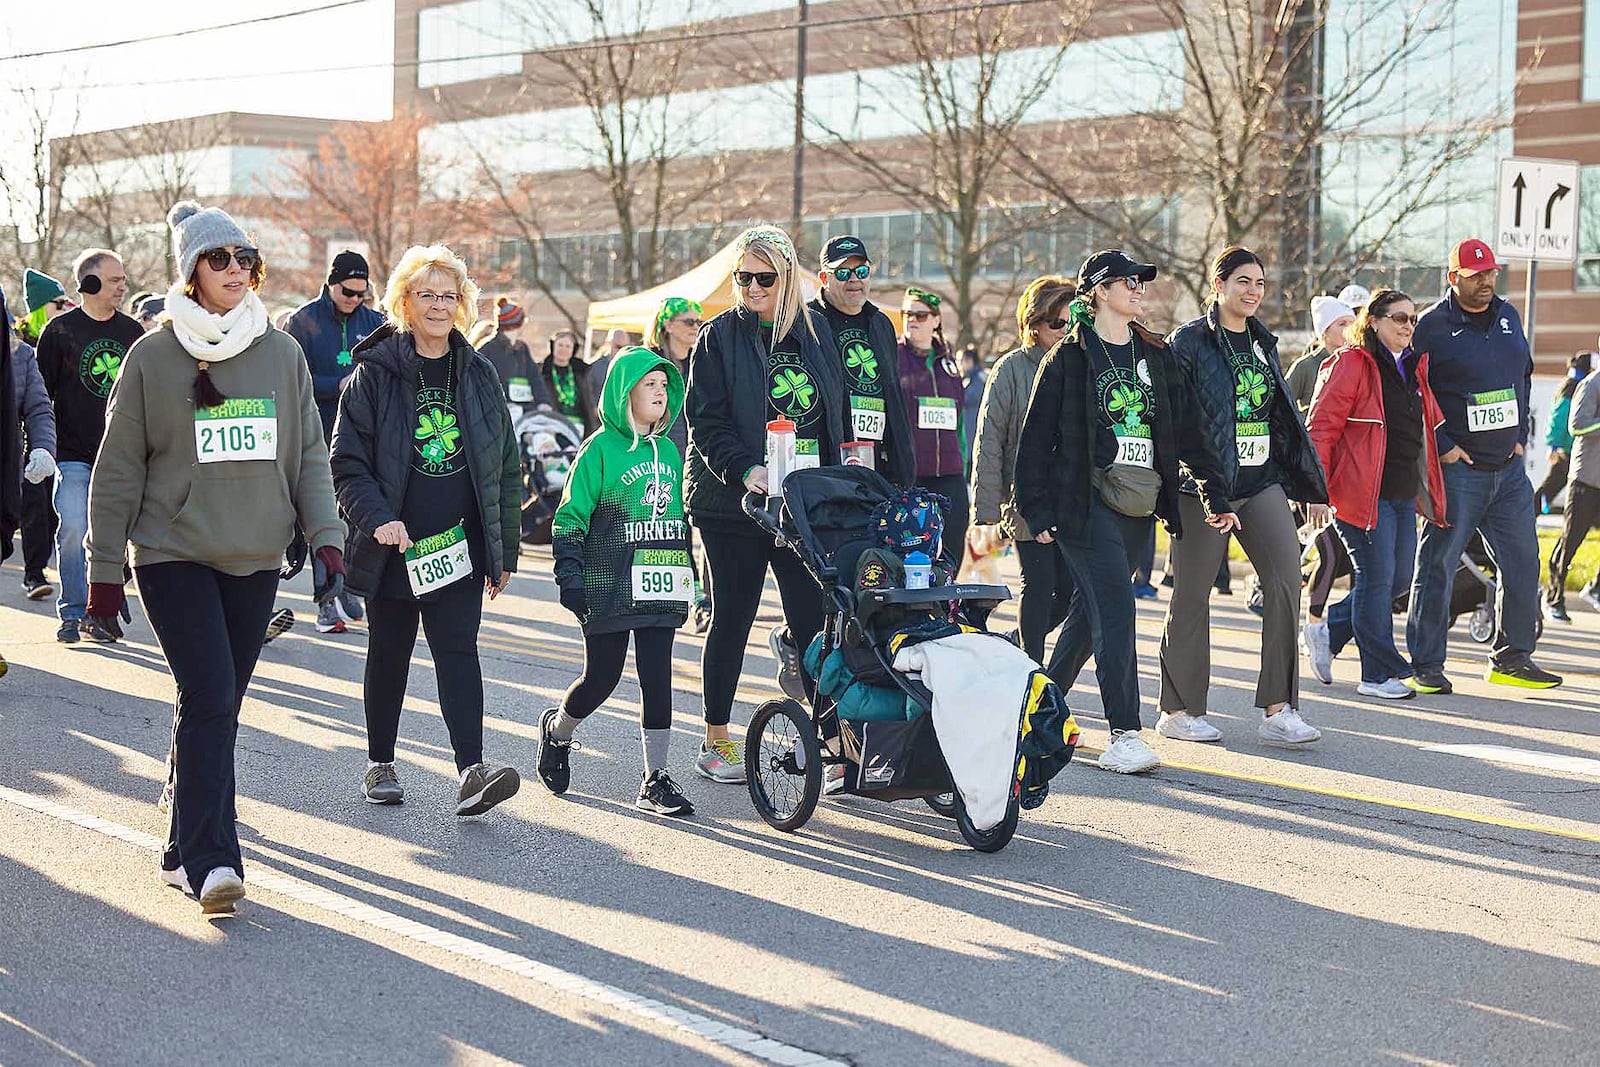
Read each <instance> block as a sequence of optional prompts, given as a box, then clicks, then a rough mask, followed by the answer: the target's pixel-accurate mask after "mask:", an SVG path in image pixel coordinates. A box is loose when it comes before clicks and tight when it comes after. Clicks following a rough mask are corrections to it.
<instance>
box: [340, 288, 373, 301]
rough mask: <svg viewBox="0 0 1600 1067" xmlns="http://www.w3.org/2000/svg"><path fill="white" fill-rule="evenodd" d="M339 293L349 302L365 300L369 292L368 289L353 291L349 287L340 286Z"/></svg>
mask: <svg viewBox="0 0 1600 1067" xmlns="http://www.w3.org/2000/svg"><path fill="white" fill-rule="evenodd" d="M339 291H340V292H341V293H343V294H344V295H345V297H346V298H347V299H349V300H365V299H366V298H367V292H368V291H367V290H366V289H352V288H350V287H349V286H348V285H341V286H339Z"/></svg>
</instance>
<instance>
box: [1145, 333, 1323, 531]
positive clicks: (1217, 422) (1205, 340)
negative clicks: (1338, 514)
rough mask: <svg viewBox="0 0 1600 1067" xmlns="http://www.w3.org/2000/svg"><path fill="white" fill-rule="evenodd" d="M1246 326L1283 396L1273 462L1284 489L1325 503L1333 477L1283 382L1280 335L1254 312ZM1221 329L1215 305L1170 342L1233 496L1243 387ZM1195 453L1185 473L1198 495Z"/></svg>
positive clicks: (1275, 415)
mask: <svg viewBox="0 0 1600 1067" xmlns="http://www.w3.org/2000/svg"><path fill="white" fill-rule="evenodd" d="M1246 325H1247V326H1248V327H1249V331H1250V336H1251V337H1252V338H1253V339H1254V340H1255V342H1256V344H1258V345H1260V346H1261V354H1262V355H1263V356H1264V357H1265V369H1266V371H1267V373H1269V374H1270V375H1271V376H1272V386H1273V388H1274V389H1276V390H1277V391H1278V397H1279V399H1280V401H1281V403H1277V404H1274V405H1272V462H1273V463H1275V464H1277V466H1278V469H1279V470H1281V471H1282V472H1283V474H1284V477H1285V478H1286V479H1288V484H1287V485H1285V486H1284V492H1285V493H1286V494H1287V495H1288V497H1289V499H1290V500H1299V501H1302V502H1304V503H1307V504H1326V503H1327V502H1328V480H1327V478H1326V477H1325V476H1324V475H1323V473H1322V464H1321V463H1320V462H1319V461H1318V460H1317V450H1316V448H1315V447H1314V446H1313V445H1312V444H1311V438H1310V436H1309V435H1307V433H1306V427H1305V423H1304V422H1303V421H1301V418H1300V409H1299V407H1298V406H1297V405H1296V404H1295V400H1294V395H1293V394H1292V393H1290V391H1289V385H1288V383H1287V382H1286V381H1284V378H1283V369H1282V368H1281V367H1280V366H1279V365H1278V339H1277V337H1275V336H1273V334H1272V333H1271V331H1269V330H1268V329H1267V328H1266V327H1265V326H1263V325H1261V322H1260V320H1258V319H1256V318H1255V317H1254V316H1252V317H1251V318H1250V319H1249V320H1248V322H1247V324H1246ZM1218 331H1219V326H1218V324H1217V309H1216V307H1215V305H1213V306H1212V307H1211V308H1210V309H1208V310H1207V311H1206V313H1205V314H1204V315H1202V316H1201V317H1200V318H1198V319H1194V320H1192V321H1190V322H1186V323H1184V324H1183V325H1182V326H1179V327H1178V328H1177V329H1176V330H1174V331H1172V333H1171V335H1170V336H1168V337H1167V345H1168V347H1170V348H1171V350H1172V356H1173V359H1174V360H1175V361H1176V362H1177V365H1178V369H1179V370H1180V371H1182V373H1183V380H1182V382H1181V384H1180V388H1182V389H1187V390H1190V391H1191V395H1192V396H1193V397H1194V401H1195V402H1194V404H1193V405H1192V410H1193V411H1194V413H1195V417H1196V421H1198V423H1199V424H1200V426H1201V428H1202V429H1203V430H1204V431H1205V435H1206V437H1208V438H1210V441H1211V446H1212V447H1211V451H1212V453H1213V454H1214V460H1215V462H1217V463H1219V464H1220V469H1221V474H1222V480H1221V481H1220V482H1219V483H1218V485H1219V486H1221V487H1222V489H1223V490H1224V492H1225V493H1226V494H1227V495H1228V497H1229V499H1232V496H1233V485H1234V482H1235V480H1236V479H1237V478H1238V477H1239V451H1238V447H1237V445H1236V443H1235V440H1234V426H1235V425H1236V423H1237V414H1236V412H1237V396H1236V390H1237V388H1238V386H1237V383H1236V382H1235V380H1234V376H1233V368H1232V367H1231V366H1229V363H1228V353H1227V350H1226V349H1225V348H1223V342H1222V335H1221V333H1219V332H1218ZM1190 457H1191V454H1190V453H1189V452H1188V451H1187V450H1185V452H1184V454H1183V461H1184V466H1185V467H1186V468H1189V469H1186V470H1185V472H1184V480H1183V491H1184V492H1185V493H1188V494H1189V495H1190V496H1198V495H1199V492H1200V491H1199V488H1198V487H1197V486H1196V484H1195V478H1194V474H1193V471H1192V466H1193V465H1192V463H1191V462H1190Z"/></svg>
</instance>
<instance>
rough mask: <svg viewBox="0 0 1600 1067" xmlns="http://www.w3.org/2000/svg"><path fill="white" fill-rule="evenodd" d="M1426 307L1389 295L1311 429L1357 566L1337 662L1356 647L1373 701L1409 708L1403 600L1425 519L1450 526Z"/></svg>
mask: <svg viewBox="0 0 1600 1067" xmlns="http://www.w3.org/2000/svg"><path fill="white" fill-rule="evenodd" d="M1416 325H1417V307H1416V304H1414V303H1413V302H1412V300H1411V298H1410V297H1409V296H1407V295H1406V294H1404V293H1402V292H1400V291H1398V290H1395V289H1379V290H1378V291H1377V292H1376V293H1374V294H1373V295H1372V301H1371V303H1369V304H1368V305H1367V306H1366V307H1365V308H1363V309H1362V310H1361V313H1360V314H1359V315H1358V316H1357V317H1356V321H1355V325H1353V326H1351V327H1350V333H1349V337H1350V340H1351V341H1352V344H1350V345H1349V346H1348V347H1346V348H1344V349H1342V350H1340V351H1339V353H1338V354H1336V355H1335V356H1333V357H1332V358H1331V359H1329V360H1328V361H1326V362H1324V363H1323V365H1322V370H1321V373H1320V375H1319V381H1318V385H1317V394H1316V399H1315V400H1313V401H1312V402H1311V412H1310V416H1309V418H1308V420H1307V429H1308V430H1310V432H1311V440H1312V442H1313V443H1314V444H1315V445H1316V448H1317V458H1318V459H1320V460H1321V461H1322V467H1323V470H1324V471H1326V472H1327V475H1328V497H1329V500H1330V502H1331V503H1332V504H1333V514H1334V521H1335V523H1336V528H1337V529H1338V531H1339V537H1340V539H1341V540H1342V541H1344V543H1345V547H1346V548H1348V549H1349V550H1350V558H1351V560H1352V561H1353V562H1354V564H1355V586H1354V588H1353V589H1352V590H1351V592H1350V595H1349V596H1348V597H1346V598H1345V599H1344V600H1342V601H1340V602H1339V603H1337V604H1335V605H1334V606H1333V607H1331V608H1329V609H1328V636H1329V640H1330V643H1331V645H1332V648H1333V651H1334V652H1337V651H1338V650H1339V649H1340V648H1342V647H1343V646H1344V645H1345V644H1346V643H1347V642H1348V641H1349V640H1350V638H1351V637H1352V635H1353V636H1354V637H1355V642H1356V648H1357V650H1359V651H1360V653H1361V684H1360V685H1359V686H1357V687H1356V691H1357V692H1358V693H1361V694H1362V695H1364V696H1375V697H1383V698H1385V699H1388V700H1403V699H1405V698H1406V697H1409V696H1412V695H1413V691H1412V689H1411V688H1410V687H1409V686H1407V685H1406V684H1405V682H1404V679H1406V678H1409V677H1410V676H1411V674H1412V670H1411V665H1410V663H1409V662H1407V660H1406V658H1405V657H1404V656H1402V655H1401V654H1400V652H1399V650H1398V649H1397V648H1396V647H1395V643H1394V621H1393V618H1392V615H1391V612H1392V605H1393V603H1394V598H1395V596H1396V595H1398V594H1399V593H1400V592H1401V591H1402V590H1404V589H1406V588H1408V587H1409V586H1410V585H1411V574H1412V570H1413V568H1414V566H1415V563H1416V552H1417V520H1416V516H1417V514H1418V513H1420V514H1421V515H1422V517H1423V518H1425V519H1426V520H1428V521H1429V522H1432V523H1435V524H1437V525H1441V526H1442V525H1444V515H1445V510H1444V475H1443V473H1442V472H1441V470H1440V467H1439V451H1438V448H1437V446H1436V445H1435V439H1434V430H1436V429H1437V428H1438V426H1439V424H1440V423H1442V422H1443V421H1444V416H1443V414H1441V413H1440V411H1439V404H1438V402H1437V401H1435V400H1434V398H1433V390H1432V389H1430V388H1429V387H1428V357H1427V355H1426V354H1422V355H1418V354H1417V353H1416V352H1414V351H1412V349H1411V334H1412V331H1413V330H1415V329H1416Z"/></svg>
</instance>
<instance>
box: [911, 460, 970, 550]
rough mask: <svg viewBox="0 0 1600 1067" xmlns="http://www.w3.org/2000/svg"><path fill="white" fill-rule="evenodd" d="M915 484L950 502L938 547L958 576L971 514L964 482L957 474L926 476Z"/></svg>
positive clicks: (965, 546)
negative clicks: (941, 540)
mask: <svg viewBox="0 0 1600 1067" xmlns="http://www.w3.org/2000/svg"><path fill="white" fill-rule="evenodd" d="M917 484H918V485H920V486H922V487H923V488H924V489H926V490H928V492H930V493H938V494H939V495H940V496H943V497H944V498H945V499H946V500H949V501H950V506H949V507H948V508H946V509H945V510H944V541H943V542H942V543H941V545H940V549H939V555H940V557H941V558H942V559H943V560H944V561H945V562H946V563H948V564H949V565H950V570H951V571H952V572H953V573H959V572H960V570H961V564H962V562H964V561H965V560H966V558H967V520H968V517H969V516H970V515H971V513H972V507H971V505H970V503H969V501H968V497H967V480H966V479H965V478H963V477H961V475H959V474H942V475H938V476H935V475H932V474H928V475H919V476H918V477H917Z"/></svg>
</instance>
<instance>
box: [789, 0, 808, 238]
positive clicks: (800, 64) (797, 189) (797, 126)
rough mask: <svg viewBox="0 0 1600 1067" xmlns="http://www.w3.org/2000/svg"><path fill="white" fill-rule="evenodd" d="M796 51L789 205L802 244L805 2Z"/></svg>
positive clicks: (800, 6) (799, 5) (799, 7)
mask: <svg viewBox="0 0 1600 1067" xmlns="http://www.w3.org/2000/svg"><path fill="white" fill-rule="evenodd" d="M796 14H797V16H798V17H797V19H796V21H795V51H794V183H793V191H794V200H793V203H792V204H791V205H790V212H789V232H790V238H791V239H792V240H794V241H795V242H796V243H799V240H800V212H801V207H802V201H803V200H804V198H805V166H806V164H805V158H806V0H796Z"/></svg>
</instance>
